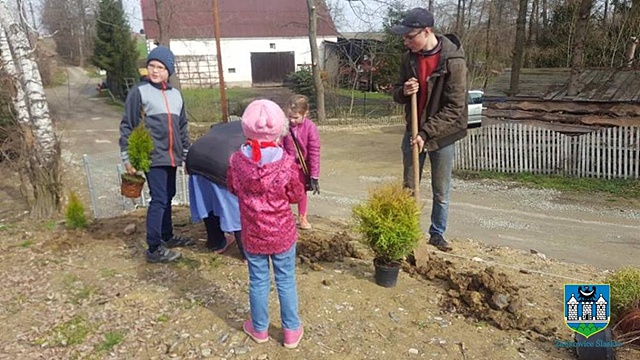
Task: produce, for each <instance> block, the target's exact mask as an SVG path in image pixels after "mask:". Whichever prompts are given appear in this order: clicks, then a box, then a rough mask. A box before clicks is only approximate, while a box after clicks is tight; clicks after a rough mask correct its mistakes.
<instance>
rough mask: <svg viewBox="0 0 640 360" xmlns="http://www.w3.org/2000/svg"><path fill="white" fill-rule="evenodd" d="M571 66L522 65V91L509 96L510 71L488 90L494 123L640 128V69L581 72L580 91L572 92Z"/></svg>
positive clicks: (489, 112) (487, 113)
mask: <svg viewBox="0 0 640 360" xmlns="http://www.w3.org/2000/svg"><path fill="white" fill-rule="evenodd" d="M569 73H570V69H568V68H537V69H522V71H521V74H520V86H519V91H518V93H517V94H515V95H509V94H508V89H509V81H510V78H511V71H510V69H508V70H506V71H504V72H503V73H502V74H500V75H499V76H498V77H497V78H496V80H495V81H493V82H492V83H491V84H489V86H488V87H487V89H486V90H485V104H484V105H485V107H486V108H487V109H486V110H485V112H484V113H483V115H484V116H485V117H486V119H487V121H488V122H489V123H491V122H495V121H501V120H502V121H504V120H515V121H524V122H528V123H535V122H546V123H554V124H556V125H557V126H558V127H562V126H565V127H567V126H569V127H571V126H570V125H577V126H580V127H581V126H582V125H586V126H587V129H588V128H589V127H593V126H595V127H603V126H640V69H637V68H630V67H629V68H594V69H586V70H584V71H583V72H582V73H581V74H580V79H579V87H578V94H577V95H576V96H568V95H567V86H568V83H569Z"/></svg>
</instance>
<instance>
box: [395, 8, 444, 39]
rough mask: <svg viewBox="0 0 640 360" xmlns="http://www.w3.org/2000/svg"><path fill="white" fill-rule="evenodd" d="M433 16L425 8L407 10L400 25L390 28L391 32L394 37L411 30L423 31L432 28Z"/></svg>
mask: <svg viewBox="0 0 640 360" xmlns="http://www.w3.org/2000/svg"><path fill="white" fill-rule="evenodd" d="M433 23H434V20H433V15H432V14H431V13H430V12H429V10H427V9H425V8H415V9H411V10H409V12H407V15H406V16H405V17H404V18H403V19H402V21H400V24H398V25H396V26H394V27H392V28H391V32H393V33H394V34H396V35H404V34H407V33H409V32H410V31H411V30H413V29H424V28H428V27H433Z"/></svg>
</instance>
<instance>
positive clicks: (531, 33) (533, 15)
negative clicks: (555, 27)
mask: <svg viewBox="0 0 640 360" xmlns="http://www.w3.org/2000/svg"><path fill="white" fill-rule="evenodd" d="M538 1H539V0H533V2H532V4H531V15H530V16H529V33H528V35H527V44H529V45H531V44H533V41H534V35H535V33H536V27H537V25H538V24H537V23H536V13H537V12H538Z"/></svg>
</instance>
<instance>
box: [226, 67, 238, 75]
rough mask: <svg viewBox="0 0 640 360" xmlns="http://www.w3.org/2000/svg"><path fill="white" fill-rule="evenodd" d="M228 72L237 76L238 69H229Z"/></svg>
mask: <svg viewBox="0 0 640 360" xmlns="http://www.w3.org/2000/svg"><path fill="white" fill-rule="evenodd" d="M227 71H228V72H229V74H235V73H236V68H228V69H227Z"/></svg>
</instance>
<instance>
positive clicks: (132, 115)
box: [120, 46, 193, 263]
mask: <svg viewBox="0 0 640 360" xmlns="http://www.w3.org/2000/svg"><path fill="white" fill-rule="evenodd" d="M147 71H148V75H147V78H146V79H144V80H143V81H142V82H140V83H138V84H136V85H135V86H133V87H132V88H131V90H129V95H128V96H127V102H126V104H125V113H124V116H123V117H122V121H121V122H120V151H121V156H122V162H123V163H124V166H125V168H126V170H127V172H128V173H129V174H135V173H137V172H138V169H135V168H134V167H133V166H131V163H130V161H129V155H128V152H127V147H128V142H129V136H130V135H131V131H132V130H133V129H134V128H135V127H136V126H138V124H140V123H141V122H142V123H144V124H145V127H146V128H147V130H149V133H150V134H151V138H152V139H153V151H152V153H151V169H150V170H149V172H148V173H145V176H146V178H147V184H148V186H149V193H150V194H151V202H150V203H149V208H148V209H147V246H148V250H147V262H150V263H158V262H170V261H174V260H177V259H179V258H180V256H181V254H180V253H179V252H176V251H174V250H171V248H173V247H178V246H187V245H192V244H193V240H191V239H188V238H186V237H181V236H177V235H175V234H174V233H173V225H172V222H171V200H172V199H173V197H174V196H175V194H176V170H177V168H178V166H181V165H182V164H183V162H184V160H185V159H186V157H187V152H188V151H189V147H190V143H189V132H188V129H187V116H186V111H185V108H184V101H183V99H182V95H181V94H180V91H178V90H177V89H175V88H173V87H171V84H169V77H170V76H171V75H172V74H173V73H174V71H175V57H174V55H173V53H172V52H171V50H169V49H168V48H166V47H164V46H158V47H156V48H154V49H153V50H152V51H151V52H150V53H149V56H148V57H147Z"/></svg>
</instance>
